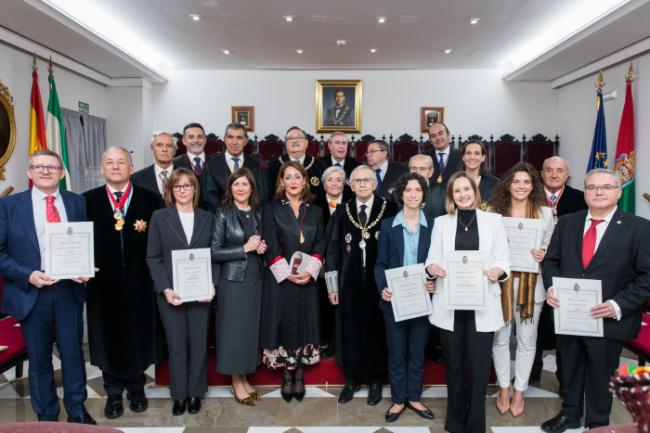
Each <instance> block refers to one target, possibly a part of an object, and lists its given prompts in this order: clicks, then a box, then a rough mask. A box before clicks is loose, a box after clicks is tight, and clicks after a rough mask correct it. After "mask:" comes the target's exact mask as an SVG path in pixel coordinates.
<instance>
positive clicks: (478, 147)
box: [459, 140, 499, 210]
mask: <svg viewBox="0 0 650 433" xmlns="http://www.w3.org/2000/svg"><path fill="white" fill-rule="evenodd" d="M459 165H460V169H461V170H465V171H466V172H467V174H469V175H470V177H471V178H472V179H473V180H474V182H476V185H478V191H479V192H480V193H481V203H480V206H479V208H480V209H481V210H486V209H487V208H488V202H489V201H490V198H491V197H492V194H493V193H494V189H495V188H496V186H497V183H498V182H499V178H498V177H496V176H492V175H491V174H490V173H489V172H488V163H487V151H486V149H485V144H483V142H482V141H480V140H468V141H467V142H465V144H463V146H462V147H461V148H460V164H459Z"/></svg>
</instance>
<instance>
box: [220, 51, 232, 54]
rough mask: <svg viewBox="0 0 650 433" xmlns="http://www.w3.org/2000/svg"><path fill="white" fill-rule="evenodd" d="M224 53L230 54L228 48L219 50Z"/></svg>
mask: <svg viewBox="0 0 650 433" xmlns="http://www.w3.org/2000/svg"><path fill="white" fill-rule="evenodd" d="M221 51H222V52H223V53H224V54H225V55H228V54H230V50H221Z"/></svg>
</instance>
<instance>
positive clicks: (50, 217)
mask: <svg viewBox="0 0 650 433" xmlns="http://www.w3.org/2000/svg"><path fill="white" fill-rule="evenodd" d="M55 199H56V197H54V196H53V195H48V196H47V197H45V214H46V215H47V222H48V223H60V222H61V216H60V215H59V211H58V210H57V209H56V207H55V206H54V200H55Z"/></svg>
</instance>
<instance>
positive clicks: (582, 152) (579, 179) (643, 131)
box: [557, 54, 650, 218]
mask: <svg viewBox="0 0 650 433" xmlns="http://www.w3.org/2000/svg"><path fill="white" fill-rule="evenodd" d="M633 63H634V70H635V73H636V75H637V79H636V80H635V81H634V82H633V84H632V94H633V98H634V117H635V151H636V155H637V177H636V213H637V215H641V216H643V217H646V218H650V203H648V201H647V200H646V199H645V198H643V196H642V194H643V193H644V192H650V176H648V174H647V172H646V171H647V168H648V167H650V122H649V121H648V119H650V54H646V55H644V56H641V57H639V58H636V59H633ZM628 64H629V63H628V62H626V63H625V64H621V65H617V66H614V67H611V68H609V69H605V70H604V71H603V74H604V77H605V81H606V85H605V90H604V92H605V93H609V92H611V91H613V90H616V91H617V93H618V96H617V97H616V99H613V100H609V101H605V124H606V130H607V147H608V149H607V154H608V157H609V163H610V167H613V165H614V161H615V157H616V140H617V137H618V129H619V125H620V122H621V113H622V111H623V103H624V102H625V73H626V72H627V68H628ZM595 80H596V77H595V76H591V77H588V78H584V79H582V80H579V81H576V82H574V83H571V84H568V85H566V86H564V87H562V88H560V89H559V91H558V108H557V114H558V119H559V120H558V131H559V135H560V140H561V145H560V155H561V156H562V157H564V158H566V159H567V160H568V161H569V164H570V167H571V173H572V175H571V180H570V183H571V185H573V186H577V187H579V188H581V189H582V185H583V182H584V175H585V171H586V169H587V158H588V156H589V152H590V150H591V141H592V138H593V133H594V126H595V123H596V91H595V88H594V82H595Z"/></svg>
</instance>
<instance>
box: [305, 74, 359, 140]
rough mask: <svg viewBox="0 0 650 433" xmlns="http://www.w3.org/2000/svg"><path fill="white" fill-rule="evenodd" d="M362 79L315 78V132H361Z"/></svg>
mask: <svg viewBox="0 0 650 433" xmlns="http://www.w3.org/2000/svg"><path fill="white" fill-rule="evenodd" d="M362 92H363V81H362V80H316V132H334V131H342V132H354V133H360V132H361V113H362Z"/></svg>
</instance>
